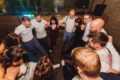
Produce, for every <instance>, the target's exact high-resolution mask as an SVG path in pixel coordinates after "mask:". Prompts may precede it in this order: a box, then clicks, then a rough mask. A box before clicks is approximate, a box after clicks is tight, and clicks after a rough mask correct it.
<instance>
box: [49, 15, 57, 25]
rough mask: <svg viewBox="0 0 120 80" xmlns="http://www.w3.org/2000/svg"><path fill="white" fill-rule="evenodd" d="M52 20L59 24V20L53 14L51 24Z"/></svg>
mask: <svg viewBox="0 0 120 80" xmlns="http://www.w3.org/2000/svg"><path fill="white" fill-rule="evenodd" d="M52 20H54V21H55V24H56V25H58V20H57V18H56V17H55V16H52V17H51V19H50V25H52Z"/></svg>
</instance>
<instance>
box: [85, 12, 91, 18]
mask: <svg viewBox="0 0 120 80" xmlns="http://www.w3.org/2000/svg"><path fill="white" fill-rule="evenodd" d="M84 15H89V18H92V13H91V12H86V13H85V14H84Z"/></svg>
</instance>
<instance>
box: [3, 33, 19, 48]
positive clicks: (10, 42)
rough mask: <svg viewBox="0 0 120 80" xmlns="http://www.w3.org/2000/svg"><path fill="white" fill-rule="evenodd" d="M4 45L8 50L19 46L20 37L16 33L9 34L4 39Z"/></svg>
mask: <svg viewBox="0 0 120 80" xmlns="http://www.w3.org/2000/svg"><path fill="white" fill-rule="evenodd" d="M3 43H4V44H5V46H6V47H7V48H9V47H11V46H18V45H19V44H20V36H19V35H17V34H15V33H9V34H7V35H6V36H5V37H4V40H3Z"/></svg>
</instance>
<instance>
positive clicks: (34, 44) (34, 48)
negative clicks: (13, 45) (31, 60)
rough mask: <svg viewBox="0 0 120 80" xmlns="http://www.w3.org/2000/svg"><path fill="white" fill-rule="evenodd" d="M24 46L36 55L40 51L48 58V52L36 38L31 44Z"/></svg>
mask: <svg viewBox="0 0 120 80" xmlns="http://www.w3.org/2000/svg"><path fill="white" fill-rule="evenodd" d="M24 46H25V47H26V48H27V49H28V50H30V51H32V52H33V53H34V54H36V53H37V50H39V51H40V52H41V53H42V54H43V55H44V56H48V54H47V52H46V51H45V50H44V49H43V47H42V46H41V45H40V44H39V42H38V41H37V39H36V38H35V37H34V38H33V40H31V41H30V42H26V43H24Z"/></svg>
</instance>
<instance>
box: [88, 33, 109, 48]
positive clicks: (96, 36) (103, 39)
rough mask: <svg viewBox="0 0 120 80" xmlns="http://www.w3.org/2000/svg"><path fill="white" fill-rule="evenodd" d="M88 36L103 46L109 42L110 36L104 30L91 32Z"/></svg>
mask: <svg viewBox="0 0 120 80" xmlns="http://www.w3.org/2000/svg"><path fill="white" fill-rule="evenodd" d="M88 37H89V38H92V42H93V43H99V44H100V45H101V46H102V47H104V46H105V45H106V44H107V42H108V36H107V35H106V34H105V33H103V32H98V33H90V34H89V35H88Z"/></svg>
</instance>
